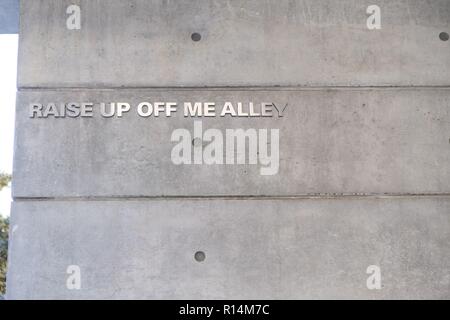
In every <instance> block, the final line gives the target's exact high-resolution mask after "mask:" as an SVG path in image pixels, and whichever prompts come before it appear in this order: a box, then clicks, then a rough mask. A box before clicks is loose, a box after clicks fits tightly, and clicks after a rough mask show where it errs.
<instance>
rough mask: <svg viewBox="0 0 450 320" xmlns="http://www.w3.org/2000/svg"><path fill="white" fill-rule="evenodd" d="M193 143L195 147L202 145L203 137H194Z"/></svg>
mask: <svg viewBox="0 0 450 320" xmlns="http://www.w3.org/2000/svg"><path fill="white" fill-rule="evenodd" d="M192 145H193V146H194V147H200V146H201V145H202V139H200V138H195V139H192Z"/></svg>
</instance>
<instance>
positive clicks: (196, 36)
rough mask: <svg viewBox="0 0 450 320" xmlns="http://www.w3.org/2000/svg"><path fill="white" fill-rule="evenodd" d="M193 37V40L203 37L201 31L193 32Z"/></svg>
mask: <svg viewBox="0 0 450 320" xmlns="http://www.w3.org/2000/svg"><path fill="white" fill-rule="evenodd" d="M191 39H192V41H195V42H197V41H200V40H201V39H202V36H201V35H200V33H197V32H194V33H193V34H191Z"/></svg>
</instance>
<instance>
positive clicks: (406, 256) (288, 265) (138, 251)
mask: <svg viewBox="0 0 450 320" xmlns="http://www.w3.org/2000/svg"><path fill="white" fill-rule="evenodd" d="M449 213H450V199H449V198H448V197H446V198H439V197H431V198H425V197H423V198H411V199H407V198H389V199H370V198H369V199H361V198H360V199H347V200H345V199H340V200H312V199H305V200H288V201H286V200H264V201H257V200H150V201H135V200H130V201H109V202H108V201H107V202H103V201H91V202H79V201H73V202H64V201H63V202H58V201H54V202H42V201H41V202H39V201H38V202H16V203H14V208H13V215H12V222H11V230H12V232H11V237H12V246H11V248H10V257H9V269H8V270H9V273H8V292H7V294H8V298H10V299H34V298H43V299H51V298H59V299H79V298H87V299H105V298H108V299H119V298H120V299H130V298H137V299H145V298H175V299H229V298H233V299H241V298H242V299H296V298H322V299H323V298H332V299H335V298H356V299H371V298H380V299H384V298H389V299H400V298H405V299H418V298H436V299H444V298H445V299H449V298H450V277H449V275H450V255H449V252H448V248H449V246H450V215H449ZM199 250H201V251H203V252H204V253H205V254H206V259H205V260H204V261H203V262H197V261H195V259H194V253H195V252H197V251H199ZM69 265H77V266H79V267H80V271H81V289H80V290H68V289H67V287H66V279H67V277H68V275H67V274H66V269H67V267H68V266H69ZM369 265H377V266H379V267H380V268H381V279H382V282H381V284H382V288H381V289H380V290H368V289H367V287H366V279H367V278H368V276H369V275H368V274H366V269H367V267H368V266H369Z"/></svg>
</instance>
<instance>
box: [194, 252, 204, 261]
mask: <svg viewBox="0 0 450 320" xmlns="http://www.w3.org/2000/svg"><path fill="white" fill-rule="evenodd" d="M194 258H195V261H197V262H202V261H205V259H206V255H205V253H204V252H203V251H197V252H196V253H195V254H194Z"/></svg>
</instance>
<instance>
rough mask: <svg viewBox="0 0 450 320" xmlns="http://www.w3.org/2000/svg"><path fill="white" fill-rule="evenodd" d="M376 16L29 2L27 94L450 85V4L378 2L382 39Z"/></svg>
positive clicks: (114, 1)
mask: <svg viewBox="0 0 450 320" xmlns="http://www.w3.org/2000/svg"><path fill="white" fill-rule="evenodd" d="M73 3H76V4H78V5H80V8H81V29H80V30H68V29H67V28H66V20H67V18H68V15H67V14H66V9H67V7H68V6H69V5H71V4H73ZM372 4H374V3H373V1H368V0H340V1H335V0H322V1H317V0H302V1H301V0H272V1H263V2H261V1H260V0H250V1H249V0H233V1H231V0H215V1H211V0H193V1H167V0H151V1H149V0H129V1H121V0H97V1H91V0H78V1H72V0H70V1H69V0H64V1H62V0H38V1H37V0H23V1H22V7H21V21H22V22H21V31H20V33H21V37H20V63H19V66H20V67H19V86H20V87H122V86H128V87H129V86H132V87H141V86H152V87H153V86H158V87H159V86H201V87H204V86H255V85H258V86H273V85H283V86H297V85H300V86H322V85H332V86H392V85H402V86H403V85H406V86H408V85H450V54H449V52H450V42H449V41H441V40H440V38H439V34H440V33H442V32H447V33H449V32H450V20H449V17H450V1H448V0H433V1H423V0H396V1H392V0H377V1H376V4H377V5H378V6H379V7H380V9H381V29H380V30H369V29H368V28H367V18H368V16H369V15H368V14H367V13H366V10H367V7H368V6H369V5H372ZM196 32H197V33H199V34H200V35H201V37H202V38H201V40H200V41H198V42H194V41H192V40H191V34H193V33H196Z"/></svg>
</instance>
